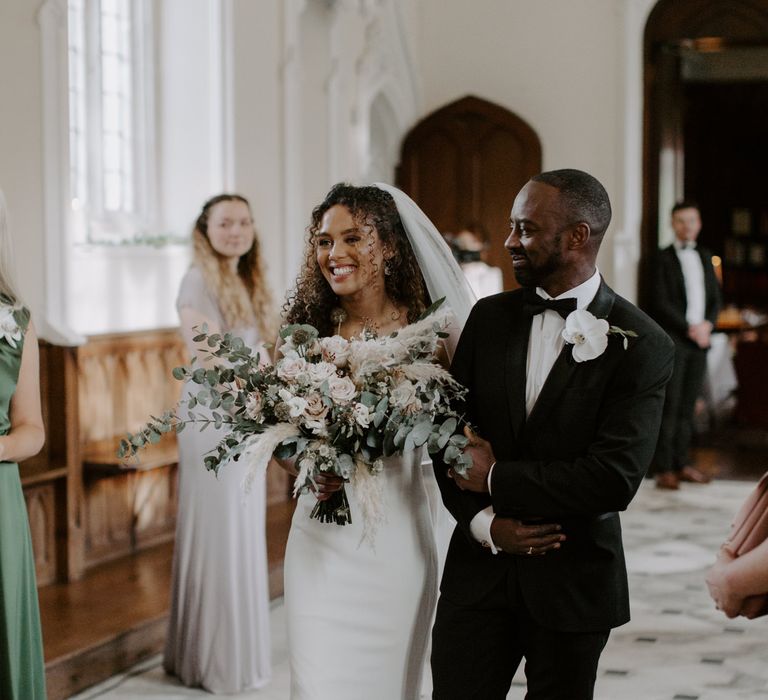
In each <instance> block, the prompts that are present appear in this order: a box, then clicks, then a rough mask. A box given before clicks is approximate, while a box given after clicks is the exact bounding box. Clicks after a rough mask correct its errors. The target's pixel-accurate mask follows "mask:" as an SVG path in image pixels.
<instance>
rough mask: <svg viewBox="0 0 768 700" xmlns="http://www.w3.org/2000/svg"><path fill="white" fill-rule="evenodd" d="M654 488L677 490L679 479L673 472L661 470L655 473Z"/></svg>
mask: <svg viewBox="0 0 768 700" xmlns="http://www.w3.org/2000/svg"><path fill="white" fill-rule="evenodd" d="M656 488H657V489H667V490H668V491H677V489H679V488H680V480H679V479H678V478H677V474H675V472H661V473H660V474H657V475H656Z"/></svg>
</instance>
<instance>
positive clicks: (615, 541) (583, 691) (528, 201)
mask: <svg viewBox="0 0 768 700" xmlns="http://www.w3.org/2000/svg"><path fill="white" fill-rule="evenodd" d="M610 218H611V207H610V202H609V200H608V194H607V193H606V191H605V189H604V188H603V186H602V185H601V184H600V183H599V182H598V181H597V180H596V179H595V178H594V177H592V176H591V175H588V174H587V173H584V172H582V171H579V170H557V171H553V172H548V173H542V174H541V175H537V176H536V177H534V178H533V179H532V180H531V181H529V182H528V183H527V184H526V185H525V186H524V187H523V189H522V190H521V191H520V193H519V194H518V196H517V197H516V199H515V202H514V206H513V208H512V215H511V219H510V225H511V233H510V235H509V238H508V239H507V241H506V243H505V247H506V248H507V250H508V252H509V254H510V255H511V256H512V264H513V266H514V270H515V276H516V277H517V280H518V282H520V284H521V285H523V288H522V289H518V290H515V291H512V292H505V293H502V294H497V295H495V296H491V297H487V298H485V299H481V300H480V301H478V302H477V304H476V305H475V307H474V309H473V310H472V313H471V314H470V316H469V319H468V320H467V324H466V326H465V328H464V331H463V333H462V336H461V339H460V341H459V345H458V348H457V350H456V354H455V357H454V361H453V365H452V372H453V374H454V376H455V377H456V379H457V380H458V381H460V382H461V383H462V384H464V385H465V386H466V387H467V388H468V389H469V392H468V395H467V399H466V415H467V419H468V421H469V422H470V423H471V424H472V425H474V426H475V428H476V430H477V435H474V434H471V444H470V446H469V447H468V448H467V451H468V452H469V454H471V456H472V459H473V467H472V469H471V470H470V471H469V478H468V479H464V478H462V477H460V476H458V475H455V474H454V473H453V472H451V471H447V469H446V466H445V464H443V463H441V462H440V460H438V459H435V474H436V477H437V480H438V484H439V486H440V490H441V492H442V496H443V501H444V502H445V504H446V506H447V507H448V509H449V510H450V511H451V513H452V514H453V516H454V517H455V518H456V520H457V523H458V525H457V528H456V530H455V531H454V534H453V538H452V540H451V544H450V548H449V550H448V555H447V560H446V564H445V571H444V575H443V580H442V584H441V595H440V602H439V604H438V608H437V615H436V622H435V626H434V630H433V653H432V671H433V678H434V695H433V698H435V700H470V699H472V698H474V699H476V700H503V699H504V698H506V696H507V693H508V691H509V688H510V685H511V682H512V677H513V675H514V673H515V671H516V669H517V667H518V665H519V664H520V661H521V660H522V658H523V657H524V658H525V659H526V664H525V673H526V677H527V682H528V694H527V695H526V698H528V699H529V700H557V699H562V700H589V699H591V698H592V697H593V690H594V683H595V677H596V673H597V664H598V660H599V658H600V654H601V652H602V650H603V647H604V646H605V644H606V642H607V640H608V635H609V632H610V630H611V628H613V627H616V626H618V625H622V624H624V623H625V622H627V621H628V620H629V600H628V598H629V596H628V590H627V575H626V567H625V563H624V553H623V547H622V541H621V525H620V523H619V515H618V511H621V510H624V509H625V508H626V507H627V505H628V504H629V502H630V501H631V500H632V498H633V496H634V495H635V492H636V491H637V489H638V487H639V485H640V483H641V481H642V479H643V477H644V476H645V472H646V469H647V468H648V465H649V463H650V461H651V457H652V456H653V450H654V447H655V445H656V436H657V434H658V429H659V421H660V417H661V409H662V405H663V401H664V387H665V385H666V383H667V381H668V379H669V376H670V374H671V372H672V362H673V348H672V342H671V341H670V339H669V338H668V337H667V335H666V334H665V333H664V332H663V331H662V330H661V329H660V328H659V327H658V326H657V325H656V324H655V323H654V322H653V321H652V320H651V319H650V318H648V317H647V316H646V315H645V314H644V313H643V312H642V311H640V310H639V309H637V308H636V307H634V306H633V305H632V304H630V303H629V302H628V301H626V300H625V299H622V298H621V297H620V296H618V295H617V294H616V293H615V292H614V291H613V290H612V289H611V288H610V287H608V285H607V284H605V282H604V281H603V280H602V278H601V277H600V274H599V272H598V270H597V267H596V258H597V252H598V249H599V247H600V242H601V241H602V238H603V235H604V234H605V231H606V229H607V228H608V224H609V222H610ZM574 309H579V310H580V311H579V312H577V313H576V314H575V315H574V316H570V317H569V324H571V325H573V324H575V323H576V319H577V317H581V318H582V323H581V324H580V327H579V328H577V329H574V328H573V327H572V328H571V331H574V333H573V334H572V335H569V338H570V339H571V341H572V343H573V344H570V343H566V342H565V340H564V337H563V335H562V332H563V330H564V328H565V327H566V322H565V320H564V316H568V314H569V312H572V311H573V310H574ZM585 310H588V311H589V312H590V313H591V314H593V315H594V317H596V318H597V319H605V320H606V321H607V323H606V322H605V321H602V322H597V321H595V323H594V325H593V324H592V323H591V322H590V321H589V317H588V316H587V318H586V320H584V311H585ZM593 320H594V318H593ZM576 325H579V324H576ZM609 326H611V327H614V329H615V328H616V327H618V328H621V329H623V330H624V331H630V332H632V333H633V334H634V335H633V336H631V337H629V338H627V343H626V344H625V343H624V338H623V337H622V336H621V335H616V334H614V335H608V334H607V331H608V328H609ZM575 331H578V332H575ZM601 341H602V342H601ZM590 343H594V345H590ZM587 349H591V350H592V352H586V353H585V354H582V352H581V351H583V350H587ZM479 436H482V438H481V437H479Z"/></svg>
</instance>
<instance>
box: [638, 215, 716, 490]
mask: <svg viewBox="0 0 768 700" xmlns="http://www.w3.org/2000/svg"><path fill="white" fill-rule="evenodd" d="M672 229H673V231H674V232H675V241H674V243H672V245H670V246H669V247H668V248H665V249H664V250H661V251H659V253H658V255H657V257H656V260H655V261H654V263H653V286H652V287H651V298H650V306H649V313H650V315H651V316H652V317H653V318H654V319H655V320H656V322H657V323H658V324H659V325H660V326H661V327H662V328H663V329H664V330H665V331H667V333H669V335H670V336H671V338H672V340H673V341H674V343H675V369H674V372H673V374H672V379H671V380H670V382H669V385H668V386H667V398H666V400H665V402H664V414H663V417H662V421H661V431H660V432H659V442H658V446H657V448H656V455H655V456H654V459H653V466H652V471H653V473H654V475H655V478H656V486H657V487H658V488H662V489H677V488H679V483H680V481H691V482H695V483H706V482H708V481H709V480H710V477H709V476H708V475H706V474H704V473H703V472H701V471H699V470H698V469H696V468H695V467H693V466H692V465H690V464H689V462H688V451H689V448H690V443H691V436H692V434H693V414H694V409H695V406H696V399H697V398H698V397H699V395H700V393H701V387H702V384H703V382H704V374H705V372H706V370H707V350H708V349H709V344H710V335H711V333H712V329H713V328H714V326H715V322H716V321H717V313H718V311H719V310H720V286H719V285H718V282H717V278H716V277H715V270H714V268H713V267H712V255H711V253H710V252H709V251H707V250H705V249H703V248H701V247H700V246H698V245H697V243H696V239H697V238H698V236H699V232H700V231H701V215H700V213H699V208H698V207H697V206H696V204H694V203H692V202H680V203H678V204H676V205H675V206H674V207H672Z"/></svg>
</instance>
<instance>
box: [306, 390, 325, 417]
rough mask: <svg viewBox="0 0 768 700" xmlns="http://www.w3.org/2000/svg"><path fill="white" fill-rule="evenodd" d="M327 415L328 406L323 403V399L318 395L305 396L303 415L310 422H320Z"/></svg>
mask: <svg viewBox="0 0 768 700" xmlns="http://www.w3.org/2000/svg"><path fill="white" fill-rule="evenodd" d="M327 414H328V406H326V405H325V404H324V403H323V397H322V396H320V394H318V393H314V394H310V395H309V396H307V405H306V406H305V407H304V415H305V416H306V417H307V418H309V419H310V420H322V419H324V418H325V416H326V415H327Z"/></svg>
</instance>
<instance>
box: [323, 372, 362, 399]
mask: <svg viewBox="0 0 768 700" xmlns="http://www.w3.org/2000/svg"><path fill="white" fill-rule="evenodd" d="M328 393H329V395H330V397H331V398H332V399H333V401H334V402H335V403H349V402H350V401H351V400H352V399H353V398H355V394H357V389H356V388H355V384H354V382H353V381H352V380H351V379H350V378H349V377H331V378H330V379H329V380H328Z"/></svg>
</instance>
